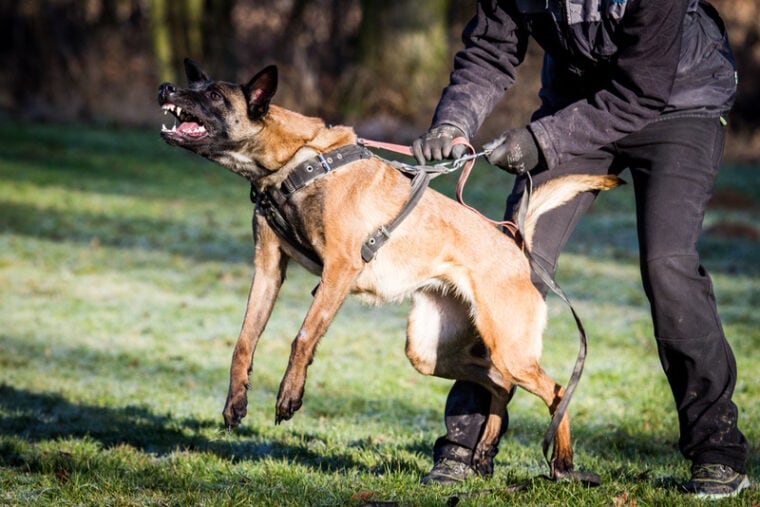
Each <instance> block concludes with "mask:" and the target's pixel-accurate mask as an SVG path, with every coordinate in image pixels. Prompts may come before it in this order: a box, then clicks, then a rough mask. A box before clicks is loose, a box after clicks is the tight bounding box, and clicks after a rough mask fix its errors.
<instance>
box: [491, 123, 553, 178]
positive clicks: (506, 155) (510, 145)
mask: <svg viewBox="0 0 760 507" xmlns="http://www.w3.org/2000/svg"><path fill="white" fill-rule="evenodd" d="M483 149H484V150H485V151H486V160H488V162H489V163H491V164H493V165H496V166H499V167H501V168H502V169H504V170H505V171H507V172H508V173H512V174H517V175H518V176H520V175H523V174H525V173H526V172H528V171H531V170H533V169H535V167H536V166H537V165H538V157H539V150H538V144H536V140H535V139H534V138H533V134H531V133H530V131H529V130H528V129H527V128H525V127H523V128H517V129H509V130H505V131H504V133H503V134H502V135H500V136H499V137H497V138H496V139H494V140H493V141H491V142H490V143H488V144H485V145H484V146H483Z"/></svg>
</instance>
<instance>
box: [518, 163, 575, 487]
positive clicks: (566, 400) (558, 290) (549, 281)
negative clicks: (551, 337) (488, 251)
mask: <svg viewBox="0 0 760 507" xmlns="http://www.w3.org/2000/svg"><path fill="white" fill-rule="evenodd" d="M525 176H526V181H525V190H524V191H523V195H522V197H521V198H520V202H519V204H518V208H517V227H518V231H524V230H525V216H526V214H527V212H528V205H529V204H530V194H531V193H532V192H533V179H532V178H531V176H530V173H525ZM523 252H524V253H525V256H526V257H527V258H528V263H529V264H530V268H531V270H533V272H534V273H535V274H536V275H537V276H538V277H539V278H540V279H541V281H542V282H543V283H544V284H546V286H547V287H549V288H550V289H551V290H552V292H554V294H556V295H557V296H559V298H560V299H561V300H562V301H563V302H564V303H565V304H566V305H567V307H568V308H569V309H570V313H572V315H573V319H575V325H576V327H577V328H578V336H579V346H578V355H577V356H576V358H575V365H574V366H573V372H572V374H571V375H570V380H568V382H567V385H566V386H565V395H564V396H563V397H562V400H561V401H560V402H559V405H558V406H557V410H555V412H554V415H552V420H551V422H550V423H549V427H548V428H547V429H546V432H545V433H544V440H543V442H542V443H541V449H542V450H543V453H544V458H545V459H546V462H547V463H548V464H549V467H550V468H552V462H551V459H550V458H549V446H550V445H551V443H552V441H554V437H555V436H556V434H557V429H558V428H559V424H560V421H562V418H563V417H564V415H565V413H566V412H567V407H568V406H569V405H570V400H571V399H572V397H573V393H574V392H575V388H576V387H578V382H580V379H581V374H582V373H583V365H584V363H585V362H586V352H587V349H588V340H587V336H586V329H585V328H584V327H583V322H582V321H581V319H580V317H579V316H578V313H577V312H576V311H575V307H573V304H572V303H571V302H570V298H568V297H567V294H565V291H563V290H562V287H560V286H559V284H558V283H557V281H556V280H555V279H554V277H552V276H551V275H550V274H549V272H548V271H547V270H546V268H544V267H543V266H542V265H541V264H540V263H538V262H536V260H535V258H534V257H533V255H532V254H531V252H530V250H529V249H528V248H523ZM551 472H552V475H554V470H553V469H552V470H551Z"/></svg>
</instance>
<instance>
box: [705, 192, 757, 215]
mask: <svg viewBox="0 0 760 507" xmlns="http://www.w3.org/2000/svg"><path fill="white" fill-rule="evenodd" d="M755 206H756V203H755V201H754V200H753V199H752V198H751V197H750V196H748V195H746V194H744V193H742V192H741V191H739V190H736V189H735V188H719V189H717V190H715V192H713V195H712V199H710V204H709V207H710V208H718V209H724V210H750V209H752V208H754V207H755Z"/></svg>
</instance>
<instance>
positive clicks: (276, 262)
mask: <svg viewBox="0 0 760 507" xmlns="http://www.w3.org/2000/svg"><path fill="white" fill-rule="evenodd" d="M257 218H258V217H257ZM287 263H288V257H287V256H286V255H284V254H283V253H282V250H281V249H280V244H279V240H278V239H277V237H276V236H275V234H274V232H273V231H272V230H271V228H269V226H268V225H267V224H266V222H265V221H264V220H263V219H262V220H260V221H259V224H258V238H257V240H256V250H255V254H254V265H255V267H256V271H255V274H254V276H253V282H252V284H251V290H250V292H249V293H248V305H247V307H246V311H245V318H244V320H243V327H242V329H241V331H240V337H239V338H238V341H237V344H236V345H235V350H234V352H233V353H232V364H231V366H230V387H229V391H228V392H227V402H226V403H225V405H224V412H222V415H223V416H224V423H225V425H226V426H227V429H231V428H233V427H235V426H237V425H238V424H240V420H241V419H243V417H245V415H246V413H247V406H248V396H247V390H248V387H249V375H250V372H251V368H252V366H253V353H254V351H255V349H256V344H257V343H258V341H259V337H260V336H261V333H263V332H264V327H265V326H266V323H267V321H268V320H269V316H270V315H271V313H272V308H273V307H274V302H275V300H276V299H277V294H278V293H279V290H280V287H281V286H282V281H283V280H284V279H285V270H286V267H287Z"/></svg>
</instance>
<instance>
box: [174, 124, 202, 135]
mask: <svg viewBox="0 0 760 507" xmlns="http://www.w3.org/2000/svg"><path fill="white" fill-rule="evenodd" d="M177 130H178V131H180V132H182V133H183V134H186V135H188V136H200V135H203V134H205V133H206V129H205V128H204V127H203V125H199V124H197V123H195V122H194V121H183V122H182V123H180V125H179V127H177Z"/></svg>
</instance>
